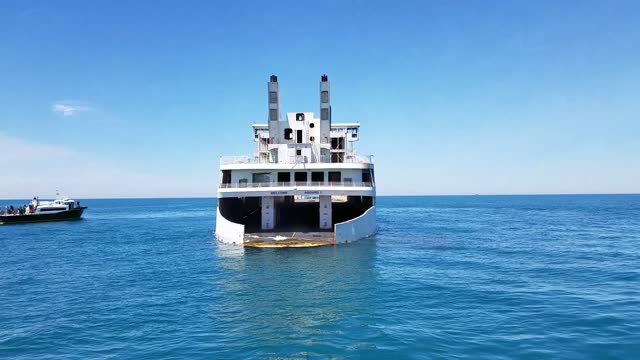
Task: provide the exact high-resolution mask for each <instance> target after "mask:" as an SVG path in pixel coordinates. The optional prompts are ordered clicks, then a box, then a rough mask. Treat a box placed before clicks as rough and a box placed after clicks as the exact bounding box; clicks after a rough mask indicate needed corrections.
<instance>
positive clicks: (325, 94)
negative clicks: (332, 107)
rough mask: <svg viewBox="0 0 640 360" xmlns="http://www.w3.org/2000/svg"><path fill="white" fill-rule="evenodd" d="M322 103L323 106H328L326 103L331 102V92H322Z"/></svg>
mask: <svg viewBox="0 0 640 360" xmlns="http://www.w3.org/2000/svg"><path fill="white" fill-rule="evenodd" d="M320 101H321V102H322V103H323V104H326V103H328V102H329V92H328V91H326V90H325V91H321V92H320Z"/></svg>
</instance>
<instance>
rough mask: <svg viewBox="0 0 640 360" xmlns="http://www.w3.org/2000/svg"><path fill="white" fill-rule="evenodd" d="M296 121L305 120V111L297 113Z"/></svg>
mask: <svg viewBox="0 0 640 360" xmlns="http://www.w3.org/2000/svg"><path fill="white" fill-rule="evenodd" d="M296 121H304V113H297V114H296Z"/></svg>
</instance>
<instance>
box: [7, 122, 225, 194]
mask: <svg viewBox="0 0 640 360" xmlns="http://www.w3.org/2000/svg"><path fill="white" fill-rule="evenodd" d="M0 148H1V149H10V150H8V151H4V152H3V154H2V156H0V169H1V170H2V171H0V184H2V186H0V199H30V198H31V197H33V196H35V195H38V196H40V197H42V198H51V197H53V196H55V191H56V189H59V190H60V193H61V194H62V195H66V196H69V197H75V198H79V199H83V198H84V199H86V198H131V197H198V196H200V197H215V195H216V189H215V184H214V182H212V181H211V180H210V178H209V177H202V176H190V175H175V174H171V173H170V172H168V171H167V172H166V173H149V172H143V171H140V170H137V169H132V168H128V167H126V166H123V165H122V164H119V163H117V162H115V161H114V160H110V159H107V158H103V157H100V156H96V155H94V154H90V153H82V152H79V151H76V150H73V149H69V148H66V147H63V146H60V145H49V144H42V143H38V142H34V141H29V140H25V139H20V138H16V137H12V136H9V135H7V134H6V133H3V132H1V131H0Z"/></svg>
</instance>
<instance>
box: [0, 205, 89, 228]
mask: <svg viewBox="0 0 640 360" xmlns="http://www.w3.org/2000/svg"><path fill="white" fill-rule="evenodd" d="M86 208H87V207H86V206H84V207H79V208H75V209H71V210H66V211H61V212H57V213H54V214H28V215H3V216H0V225H12V224H27V223H36V222H49V221H69V220H79V219H80V218H81V217H82V213H83V212H84V210H85V209H86Z"/></svg>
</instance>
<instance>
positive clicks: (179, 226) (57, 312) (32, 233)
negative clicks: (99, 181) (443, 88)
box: [0, 195, 640, 359]
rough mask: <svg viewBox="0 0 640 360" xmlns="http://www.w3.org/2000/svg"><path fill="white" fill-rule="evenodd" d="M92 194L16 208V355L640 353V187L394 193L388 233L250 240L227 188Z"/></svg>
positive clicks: (3, 314)
mask: <svg viewBox="0 0 640 360" xmlns="http://www.w3.org/2000/svg"><path fill="white" fill-rule="evenodd" d="M8 203H9V202H6V201H5V202H2V201H0V205H1V206H4V205H5V204H8ZM12 203H13V204H16V205H17V204H19V202H16V201H13V202H12ZM23 203H26V200H25V201H23ZM82 204H83V205H87V206H89V209H88V210H87V211H86V212H85V216H84V219H83V220H80V221H75V222H59V223H41V224H30V225H11V226H0V358H10V359H102V358H115V359H184V358H188V359H205V358H206V359H247V358H258V359H307V358H311V359H325V358H332V359H343V358H345V359H349V358H364V359H431V358H465V359H479V358H491V359H496V358H504V359H511V358H530V359H544V358H549V359H551V358H553V359H556V358H573V359H589V358H593V359H604V358H607V359H614V358H619V359H638V358H640V250H639V248H640V195H573V196H459V197H457V196H446V197H379V198H378V210H377V214H378V226H379V232H378V234H377V235H376V236H375V237H373V238H370V239H365V240H361V241H358V242H355V243H351V244H347V245H341V246H332V247H321V248H308V249H247V250H244V249H243V248H240V247H236V246H225V245H223V244H219V243H217V242H216V241H215V240H214V238H213V231H214V229H215V206H216V201H215V200H214V199H144V200H141V199H129V200H82Z"/></svg>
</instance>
